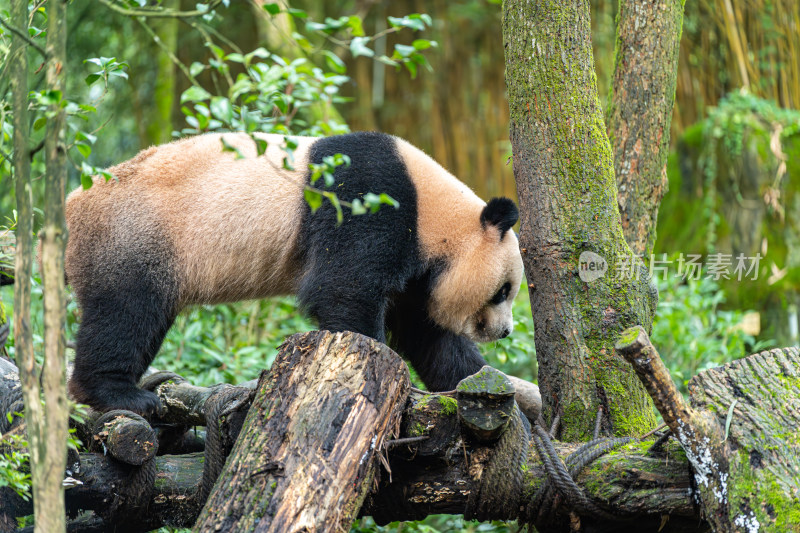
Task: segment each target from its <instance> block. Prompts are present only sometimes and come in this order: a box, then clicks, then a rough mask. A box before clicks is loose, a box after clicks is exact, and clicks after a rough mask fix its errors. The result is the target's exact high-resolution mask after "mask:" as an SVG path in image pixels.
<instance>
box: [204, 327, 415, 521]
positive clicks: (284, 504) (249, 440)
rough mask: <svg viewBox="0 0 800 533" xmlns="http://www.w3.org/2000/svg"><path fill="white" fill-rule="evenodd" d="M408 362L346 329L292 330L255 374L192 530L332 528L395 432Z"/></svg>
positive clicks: (346, 517)
mask: <svg viewBox="0 0 800 533" xmlns="http://www.w3.org/2000/svg"><path fill="white" fill-rule="evenodd" d="M408 387H409V381H408V369H407V367H406V365H405V363H403V361H402V360H401V359H400V358H399V357H398V356H397V355H396V354H395V353H394V352H392V351H391V350H389V349H388V348H387V347H386V346H384V345H382V344H380V343H378V342H376V341H374V340H372V339H368V338H366V337H363V336H361V335H356V334H353V333H337V334H331V333H329V332H314V333H308V334H305V335H302V336H295V337H291V338H290V339H289V340H287V342H286V343H285V344H284V345H283V348H282V350H281V353H280V354H279V355H278V358H277V359H276V360H275V362H274V363H273V365H272V369H271V370H270V372H269V373H265V374H263V375H262V377H261V380H260V382H259V386H258V389H257V392H256V397H255V399H254V400H253V405H252V407H251V409H250V412H249V413H248V416H247V419H246V420H245V424H244V427H243V428H242V432H241V434H240V435H239V438H238V440H237V444H236V446H235V448H234V450H233V452H232V453H231V456H230V458H229V460H228V462H227V464H226V467H225V470H224V471H223V474H222V475H221V476H220V478H219V480H217V483H216V485H215V486H214V490H213V491H212V492H211V495H210V496H209V498H208V501H207V502H206V505H205V507H204V508H203V511H202V512H201V514H200V518H199V519H198V520H197V523H196V524H195V526H194V530H195V531H281V532H283V531H286V532H290V531H338V530H340V529H342V528H344V529H345V530H346V529H347V528H349V527H350V524H351V523H352V521H353V519H354V518H355V517H356V514H357V513H358V510H359V508H360V507H361V502H362V501H363V498H364V496H366V493H367V492H368V491H369V490H370V489H371V488H372V485H373V482H374V476H375V471H376V468H377V462H378V457H377V454H378V453H380V450H381V449H382V447H383V445H384V442H385V440H387V439H388V438H389V437H390V435H393V434H397V433H398V427H399V424H400V414H401V412H402V408H403V405H404V403H405V399H406V395H407V394H408Z"/></svg>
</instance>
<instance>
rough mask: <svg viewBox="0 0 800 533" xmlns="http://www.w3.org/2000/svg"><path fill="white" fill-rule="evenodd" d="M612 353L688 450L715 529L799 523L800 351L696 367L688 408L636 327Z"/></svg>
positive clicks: (787, 527) (781, 527)
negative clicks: (617, 354) (698, 369)
mask: <svg viewBox="0 0 800 533" xmlns="http://www.w3.org/2000/svg"><path fill="white" fill-rule="evenodd" d="M617 350H618V351H619V352H620V353H621V354H622V355H624V357H625V358H626V359H627V360H628V361H630V363H631V364H632V365H633V367H634V368H635V369H636V373H637V375H638V376H639V378H640V379H641V380H642V382H643V383H644V384H645V386H646V387H647V390H648V392H649V393H650V395H651V396H652V397H653V400H654V401H655V404H656V407H657V408H658V410H659V412H660V413H661V416H663V417H664V422H666V423H667V424H668V425H669V427H670V429H671V430H672V433H673V434H674V435H675V436H676V437H677V439H678V441H679V442H680V443H681V446H683V448H684V450H685V451H686V456H687V457H688V459H689V462H690V463H691V465H692V468H693V471H694V472H693V474H694V476H693V477H694V486H695V487H696V497H697V498H698V499H699V500H700V502H701V503H702V506H703V516H704V517H705V518H706V520H708V522H709V523H710V524H711V526H712V527H713V528H714V530H715V531H741V532H743V533H744V532H748V533H749V532H752V531H762V532H775V533H778V532H784V531H797V530H798V529H799V528H800V511H798V487H800V449H798V447H797V446H796V442H797V439H798V436H799V435H800V432H798V431H797V428H798V426H800V350H798V349H797V348H796V347H793V348H783V349H776V350H770V351H769V352H761V353H759V354H755V355H751V356H750V357H747V358H745V359H740V360H738V361H735V362H733V363H728V364H727V365H724V366H721V367H718V368H714V369H712V370H707V371H705V372H701V373H700V374H699V375H697V376H695V377H693V378H692V379H691V381H690V382H689V394H690V396H691V399H692V405H691V406H689V405H687V404H686V402H685V401H684V399H683V397H682V396H681V394H680V393H679V392H678V390H677V389H676V388H675V385H674V384H673V383H672V379H671V378H670V376H669V372H668V371H667V369H666V367H665V366H664V363H663V362H662V361H661V358H660V357H659V355H658V353H657V352H656V350H655V348H654V347H653V345H652V344H651V343H650V339H649V338H648V337H647V333H645V331H644V330H643V329H642V328H631V329H630V330H628V331H626V332H624V333H623V335H622V337H621V339H620V342H619V343H618V344H617Z"/></svg>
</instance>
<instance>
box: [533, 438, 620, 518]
mask: <svg viewBox="0 0 800 533" xmlns="http://www.w3.org/2000/svg"><path fill="white" fill-rule="evenodd" d="M532 433H533V434H532V439H533V444H534V446H535V447H536V451H537V453H538V454H539V457H540V458H541V459H542V464H543V466H544V468H545V471H546V472H547V475H548V479H549V480H550V483H547V480H545V482H543V483H542V485H541V486H540V487H539V490H538V491H537V492H536V494H535V495H534V497H533V498H532V499H531V500H530V502H529V504H528V506H527V508H526V516H527V517H528V520H529V521H530V522H532V523H534V524H535V525H536V527H537V528H538V529H540V530H542V529H547V526H548V525H550V524H552V521H553V519H554V517H555V514H556V512H557V510H558V507H559V506H560V504H561V503H565V504H566V505H567V506H568V507H569V508H570V510H572V511H575V512H577V513H578V514H579V515H589V516H593V517H597V518H605V519H611V518H613V516H612V515H611V514H610V513H608V512H607V511H605V510H603V509H601V508H600V507H598V506H597V504H595V503H594V502H593V501H591V500H590V499H589V498H588V497H587V496H586V494H585V493H584V492H583V490H582V489H581V488H580V487H579V486H578V485H577V483H575V481H574V479H575V478H576V477H577V475H578V474H579V473H580V471H581V470H582V469H583V468H584V467H585V466H587V465H589V464H590V463H592V462H593V461H595V460H597V459H598V458H599V457H601V456H602V455H604V454H606V453H608V452H609V451H611V450H613V449H614V448H616V447H618V446H621V445H623V444H626V443H628V442H631V441H632V440H634V439H633V438H631V437H622V438H613V439H612V438H601V439H595V440H592V441H591V442H587V443H586V444H584V445H583V446H581V447H580V448H578V449H577V450H575V452H573V453H572V454H570V455H569V456H568V457H567V459H566V461H562V460H561V458H560V457H559V456H558V454H557V453H556V450H555V447H553V443H552V441H551V440H550V435H549V434H548V433H547V431H545V429H544V428H543V427H542V426H541V425H540V424H536V426H535V427H534V428H533V432H532Z"/></svg>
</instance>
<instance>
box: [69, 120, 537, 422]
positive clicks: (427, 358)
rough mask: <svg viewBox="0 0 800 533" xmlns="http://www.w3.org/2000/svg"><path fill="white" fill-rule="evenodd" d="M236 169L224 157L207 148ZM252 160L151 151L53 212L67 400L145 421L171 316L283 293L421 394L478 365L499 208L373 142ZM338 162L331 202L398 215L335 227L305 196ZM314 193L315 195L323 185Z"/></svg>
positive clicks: (238, 141) (418, 154)
mask: <svg viewBox="0 0 800 533" xmlns="http://www.w3.org/2000/svg"><path fill="white" fill-rule="evenodd" d="M222 136H224V137H225V140H226V143H227V144H229V145H232V146H235V147H236V148H238V149H239V151H240V152H241V153H242V154H243V155H244V156H245V157H244V158H239V159H237V158H236V157H235V155H234V153H232V152H223V151H222V142H221V137H222ZM264 139H265V140H267V142H268V146H269V147H268V149H267V152H266V154H265V155H264V156H262V157H257V154H256V151H255V145H254V143H253V141H252V139H250V138H249V137H248V136H246V135H244V134H234V133H226V134H207V135H201V136H197V137H192V138H187V139H182V140H179V141H175V142H173V143H170V144H167V145H163V146H158V147H151V148H149V149H147V150H144V151H142V152H140V153H139V154H138V155H137V156H136V157H134V158H133V159H131V160H129V161H127V162H124V163H121V164H119V165H117V166H115V167H113V168H111V169H109V170H110V172H111V173H112V174H113V175H114V177H115V178H116V179H115V180H110V181H108V182H105V181H104V180H102V179H97V180H96V181H95V184H94V186H93V187H92V188H90V189H88V190H77V191H75V192H73V193H72V194H70V196H69V198H68V200H67V224H68V227H69V241H68V244H67V256H66V271H67V279H68V282H69V283H70V284H71V285H72V287H73V289H74V291H75V294H76V296H77V298H78V301H79V303H80V306H81V308H82V312H83V317H82V323H81V326H80V328H79V331H78V334H77V339H76V341H77V347H76V357H75V367H74V372H73V374H72V378H71V380H70V384H69V390H70V392H71V394H72V396H73V397H74V399H75V400H77V401H80V402H84V403H88V404H89V405H91V406H92V407H94V408H95V409H99V410H109V409H115V408H125V409H129V410H133V411H137V412H140V413H150V412H152V411H153V410H154V409H156V408H157V407H158V405H159V404H158V399H157V397H156V396H155V395H154V394H152V393H150V392H147V391H143V390H141V389H138V388H137V387H136V383H137V381H138V380H139V378H140V377H141V376H142V374H143V373H144V371H145V370H146V368H147V367H148V366H149V365H150V363H151V362H152V360H153V358H154V357H155V355H156V353H157V352H158V349H159V347H160V346H161V343H162V341H163V339H164V336H165V334H166V333H167V330H168V329H169V328H170V326H171V325H172V322H173V320H174V319H175V316H176V315H177V313H178V312H179V311H180V310H181V309H183V308H184V307H186V306H188V305H192V304H201V303H215V302H229V301H236V300H242V299H250V298H263V297H267V296H272V295H278V294H290V293H293V294H296V295H297V297H298V300H299V302H300V304H301V305H302V306H303V307H304V308H305V309H306V310H307V312H308V313H310V314H311V315H312V316H313V317H314V318H316V319H317V320H318V322H319V327H320V329H328V330H331V331H343V330H349V331H355V332H358V333H362V334H364V335H368V336H370V337H373V338H375V339H377V340H379V341H384V342H385V341H386V340H387V334H388V341H389V343H390V345H391V346H392V347H393V348H394V349H395V350H397V351H398V352H399V353H401V354H402V355H404V356H405V357H406V358H407V359H408V360H409V361H410V362H411V364H412V365H413V366H414V368H415V369H416V370H417V372H418V373H419V375H420V377H421V378H422V380H423V381H424V382H425V385H426V386H427V387H429V388H430V389H431V390H447V389H451V388H453V387H454V386H455V385H456V384H457V383H458V381H459V380H461V379H462V378H464V377H466V376H467V375H469V374H471V373H474V372H476V371H477V370H479V369H480V367H481V366H483V365H484V364H485V361H484V360H483V358H482V357H481V356H480V354H479V353H478V350H477V347H476V346H475V344H474V342H473V341H480V342H483V341H491V340H495V339H499V338H501V337H505V336H506V335H508V334H509V333H510V331H511V328H512V320H511V301H512V300H513V298H514V297H515V296H516V294H517V291H518V289H519V285H520V282H521V279H522V260H521V257H520V253H519V248H518V243H517V238H516V236H515V235H514V232H512V231H509V229H510V228H511V226H512V225H513V224H514V223H515V222H516V221H517V218H518V215H517V208H516V206H515V205H514V203H513V202H512V201H511V200H508V199H506V198H495V199H493V200H492V201H490V202H489V203H488V204H486V203H484V202H483V201H482V200H480V199H479V198H478V197H477V196H476V195H475V194H474V193H473V192H472V191H471V190H470V189H469V188H468V187H466V186H465V185H464V184H463V183H461V182H460V181H458V180H457V179H456V178H455V177H453V176H452V175H451V174H449V173H448V172H447V171H445V170H444V169H443V168H442V167H441V166H440V165H438V164H437V163H436V162H435V161H433V160H432V159H431V158H430V157H428V156H427V155H425V154H424V153H423V152H422V151H420V150H419V149H417V148H415V147H413V146H411V145H410V144H408V143H407V142H405V141H403V140H401V139H399V138H396V137H392V136H389V135H385V134H380V133H366V132H362V133H352V134H348V135H341V136H335V137H328V138H310V137H307V138H302V137H301V138H297V142H298V148H297V149H296V150H295V154H294V157H295V161H294V168H295V169H296V170H295V171H287V170H284V169H283V168H282V161H283V157H284V156H285V154H284V152H283V150H282V149H281V146H282V144H283V137H282V136H269V135H265V136H264ZM336 153H342V154H347V155H348V156H349V157H350V160H351V164H350V166H349V167H344V166H340V167H338V168H337V169H336V171H335V173H334V177H335V184H334V186H333V187H331V190H333V191H334V192H335V193H336V194H337V195H338V197H339V198H340V199H341V200H345V201H351V200H353V199H354V198H358V197H360V196H362V195H363V194H365V193H367V192H373V193H387V194H388V195H390V196H391V197H392V198H394V199H395V200H397V201H399V203H400V207H399V209H394V208H392V207H389V206H383V207H382V208H381V209H380V211H379V212H378V213H376V214H372V215H361V216H351V215H349V214H348V212H347V211H345V220H344V222H343V223H342V224H341V225H337V224H336V214H335V211H334V209H333V207H332V206H330V205H329V204H328V203H327V202H326V203H325V205H323V207H321V208H320V209H319V210H318V211H317V212H316V213H315V214H311V212H310V209H309V207H308V205H307V204H306V202H305V201H304V198H303V185H304V184H305V183H307V182H308V180H309V179H310V172H309V171H308V164H309V163H321V162H322V160H323V158H324V157H325V156H329V155H334V154H336ZM315 186H318V187H324V185H323V184H322V180H319V181H318V182H317V183H316V184H315Z"/></svg>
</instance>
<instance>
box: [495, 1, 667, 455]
mask: <svg viewBox="0 0 800 533" xmlns="http://www.w3.org/2000/svg"><path fill="white" fill-rule="evenodd" d="M503 36H504V37H503V38H504V41H505V51H506V84H507V86H508V97H509V106H510V110H511V145H512V149H513V154H514V175H515V177H516V180H517V190H518V193H519V199H520V208H521V209H520V212H521V226H520V246H521V249H522V257H523V261H524V263H525V271H526V275H527V278H528V282H529V288H530V295H531V307H532V308H533V309H534V310H535V312H534V313H533V317H534V324H535V331H536V355H537V358H538V360H539V384H540V388H541V393H542V401H543V406H544V411H545V415H546V417H547V418H549V419H552V418H553V417H554V416H555V415H556V414H558V415H560V418H561V421H562V433H561V436H562V440H568V441H575V440H588V439H589V438H590V436H591V434H592V428H593V426H594V420H595V416H596V414H597V412H598V408H602V411H603V428H604V431H605V432H610V433H613V434H615V435H634V434H636V433H642V432H645V431H647V430H648V429H650V428H652V427H654V425H655V417H654V416H653V412H652V407H651V403H650V399H649V398H648V396H647V393H646V391H645V390H644V388H643V387H642V386H641V383H639V382H638V380H637V379H636V377H635V375H634V373H633V371H632V370H631V368H630V366H629V365H627V364H626V363H625V362H624V361H623V360H622V359H621V358H620V357H618V356H616V355H615V353H614V342H615V340H616V338H617V336H618V334H619V332H620V331H622V330H623V329H625V328H626V327H630V326H634V325H637V324H643V325H644V326H645V327H646V328H648V329H649V328H650V325H651V323H652V318H653V313H654V311H655V304H656V299H657V294H656V293H655V289H654V288H653V287H652V286H651V285H650V283H649V277H648V276H647V274H646V272H644V271H642V270H643V269H640V268H639V266H638V265H637V264H634V263H630V261H629V259H630V255H631V251H630V248H629V247H628V245H627V244H626V242H625V239H624V237H623V234H622V227H621V224H620V218H619V211H618V209H617V200H616V181H615V178H614V168H613V159H612V154H611V148H610V145H609V142H608V138H607V136H606V133H605V125H604V123H603V114H602V111H601V109H600V103H599V99H598V96H597V88H596V81H595V73H594V70H593V63H592V48H591V38H590V25H589V3H588V1H587V0H571V1H560V0H559V1H556V0H533V1H531V2H521V1H518V0H507V1H506V2H504V3H503ZM592 269H595V270H592ZM626 269H627V270H626ZM626 274H631V275H630V276H628V275H626ZM584 280H585V281H584Z"/></svg>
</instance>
